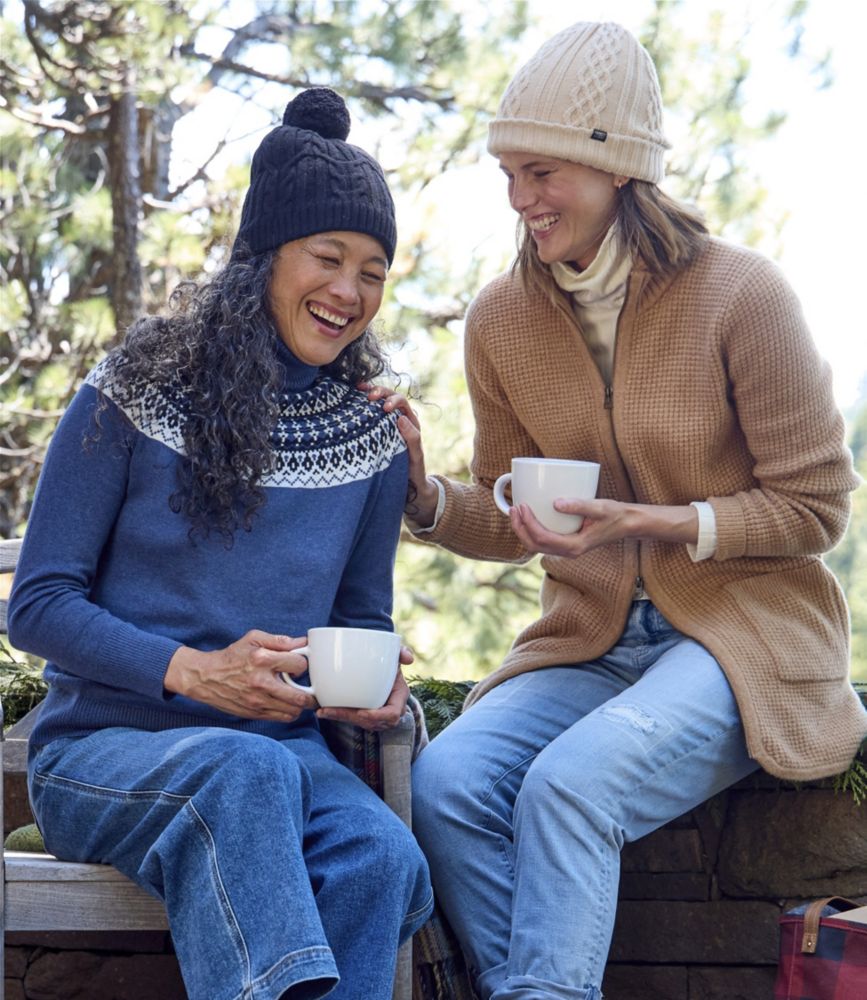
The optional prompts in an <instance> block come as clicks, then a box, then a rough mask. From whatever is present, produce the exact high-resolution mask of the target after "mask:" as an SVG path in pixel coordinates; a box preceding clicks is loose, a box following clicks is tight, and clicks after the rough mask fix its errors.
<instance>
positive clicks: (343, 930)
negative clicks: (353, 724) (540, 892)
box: [29, 728, 431, 1000]
mask: <svg viewBox="0 0 867 1000" xmlns="http://www.w3.org/2000/svg"><path fill="white" fill-rule="evenodd" d="M29 777H30V795H31V799H32V802H33V808H34V812H35V814H36V817H37V820H38V822H39V825H40V828H41V829H42V831H43V834H44V836H45V842H46V846H47V849H48V850H49V851H51V852H52V853H54V854H57V855H58V856H59V857H61V858H64V859H66V860H70V861H99V862H107V863H110V864H113V865H115V867H117V868H118V869H119V870H120V871H122V872H124V873H125V874H126V875H127V876H129V878H131V879H132V880H133V881H134V882H137V883H138V884H139V885H141V886H143V887H144V888H145V889H147V890H148V891H149V892H151V893H152V894H153V895H155V896H157V897H158V898H160V899H162V900H163V901H164V902H165V906H166V912H167V914H168V920H169V927H170V928H171V933H172V939H173V941H174V945H175V951H176V954H177V957H178V962H179V964H180V968H181V973H182V975H183V978H184V983H185V985H186V988H187V992H188V995H189V997H190V1000H276V998H278V997H282V998H284V1000H289V998H292V1000H296V998H303V1000H312V998H316V997H323V996H325V995H326V994H327V995H328V996H329V997H332V998H334V1000H337V998H342V1000H359V998H360V997H365V998H371V1000H388V998H390V997H391V992H392V985H393V981H394V970H395V960H396V955H397V948H398V942H399V941H403V940H404V939H406V938H407V937H409V936H410V935H411V934H412V933H414V932H415V931H416V930H417V929H418V928H419V927H420V926H421V924H422V923H424V921H425V920H426V919H427V917H428V916H429V913H430V909H431V889H430V883H429V878H428V871H427V865H426V863H425V860H424V857H423V856H422V854H421V851H420V850H419V848H418V846H417V844H416V842H415V840H414V839H413V837H412V834H411V833H410V831H409V830H408V829H407V827H406V825H405V824H404V823H402V822H401V821H400V820H399V819H398V818H397V816H395V814H394V813H393V812H392V811H391V810H390V809H389V808H388V806H386V805H385V804H384V803H383V802H382V801H381V800H380V799H379V798H378V797H377V796H376V795H375V793H374V792H373V791H371V790H370V789H369V788H368V787H367V786H366V785H364V784H363V782H361V781H360V780H359V779H358V778H357V777H356V776H355V775H354V774H352V773H351V772H350V771H349V770H348V769H347V768H345V767H344V766H343V765H342V764H340V763H339V762H338V761H337V760H336V759H335V758H334V757H333V756H332V755H331V753H330V751H329V750H328V749H327V748H326V746H325V744H324V741H322V739H321V737H320V736H319V735H318V733H316V732H315V731H309V732H307V733H306V734H304V735H301V736H299V737H297V738H294V739H289V740H285V741H277V740H273V739H270V738H268V737H265V736H259V735H255V734H251V733H243V732H235V731H233V730H229V729H222V728H193V729H174V730H167V731H163V732H144V731H142V730H137V729H119V728H114V729H104V730H101V731H99V732H96V733H93V734H91V735H89V736H86V737H83V738H81V739H63V740H56V741H54V742H53V743H50V744H48V746H46V747H43V748H42V749H41V750H38V751H36V752H35V753H34V755H33V759H32V760H31V762H30V774H29Z"/></svg>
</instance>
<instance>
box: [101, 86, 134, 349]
mask: <svg viewBox="0 0 867 1000" xmlns="http://www.w3.org/2000/svg"><path fill="white" fill-rule="evenodd" d="M108 132H109V139H108V160H109V171H110V177H111V214H112V236H113V242H114V247H113V258H114V261H113V262H114V268H113V271H114V278H113V281H112V286H111V304H112V308H113V309H114V318H115V327H116V329H117V336H118V338H120V337H122V336H123V334H124V333H125V332H126V330H127V328H128V327H129V326H130V325H131V324H132V323H133V322H135V320H136V319H137V318H138V317H139V315H140V314H141V311H142V277H141V262H140V260H139V256H138V222H139V214H140V212H141V180H140V164H139V161H140V154H139V144H138V141H139V140H138V110H137V108H136V94H135V77H134V71H133V70H132V68H128V69H127V72H126V76H125V83H124V88H123V91H122V92H121V93H120V94H118V95H117V96H116V97H113V98H112V100H111V110H110V112H109V121H108Z"/></svg>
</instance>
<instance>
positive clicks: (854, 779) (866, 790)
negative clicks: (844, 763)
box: [834, 758, 867, 806]
mask: <svg viewBox="0 0 867 1000" xmlns="http://www.w3.org/2000/svg"><path fill="white" fill-rule="evenodd" d="M834 791H835V792H848V793H849V794H850V795H851V796H852V798H853V799H854V800H855V805H856V806H860V805H861V803H862V802H867V767H865V766H864V764H863V763H862V761H861V760H859V759H858V758H856V759H855V760H853V761H852V763H851V764H850V765H849V769H848V770H847V771H844V772H843V774H838V775H837V777H836V778H835V779H834Z"/></svg>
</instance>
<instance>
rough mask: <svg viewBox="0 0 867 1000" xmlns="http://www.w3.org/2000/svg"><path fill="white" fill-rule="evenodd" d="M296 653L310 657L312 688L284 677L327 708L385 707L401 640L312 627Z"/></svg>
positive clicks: (367, 630)
mask: <svg viewBox="0 0 867 1000" xmlns="http://www.w3.org/2000/svg"><path fill="white" fill-rule="evenodd" d="M295 652H296V653H300V654H301V655H302V656H305V657H306V658H307V663H308V665H309V667H308V673H309V676H310V684H309V685H304V684H299V683H297V681H294V680H292V678H291V676H290V675H289V674H281V675H280V676H281V677H282V678H283V680H284V681H286V683H287V684H290V685H291V686H292V687H294V688H297V689H298V690H299V691H303V692H304V693H305V694H312V695H313V697H314V698H315V699H316V700H317V701H318V702H319V704H320V705H321V706H322V708H382V706H383V705H384V704H385V703H386V701H387V700H388V696H389V694H390V693H391V689H392V686H393V685H394V679H395V677H396V676H397V668H398V664H399V662H400V636H399V635H396V634H395V633H394V632H382V631H379V630H377V629H370V628H341V627H338V626H326V627H323V628H312V629H310V630H309V631H308V633H307V645H306V646H303V647H302V648H301V649H296V650H295Z"/></svg>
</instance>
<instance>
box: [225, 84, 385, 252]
mask: <svg viewBox="0 0 867 1000" xmlns="http://www.w3.org/2000/svg"><path fill="white" fill-rule="evenodd" d="M349 125H350V119H349V111H348V110H347V108H346V104H345V103H344V101H343V98H342V97H340V95H339V94H337V93H335V92H334V91H333V90H330V89H329V88H328V87H312V88H311V89H310V90H304V91H302V92H301V93H300V94H298V96H297V97H296V98H295V99H294V100H292V101H290V102H289V103H288V104H287V105H286V111H285V113H284V115H283V124H282V125H279V126H278V127H277V128H275V129H273V130H272V131H271V132H269V133H268V135H266V136H265V138H264V139H263V140H262V142H261V144H260V145H259V148H258V149H257V150H256V152H255V153H254V155H253V163H252V166H251V168H250V187H249V190H248V191H247V196H246V198H245V199H244V207H243V209H242V211H241V225H240V228H239V229H238V237H237V238H238V241H243V242H244V243H245V244H246V246H247V247H248V248H249V250H250V251H251V252H252V253H261V252H262V251H264V250H273V249H275V248H276V247H279V246H282V245H283V244H284V243H288V242H290V241H291V240H297V239H301V238H302V237H304V236H312V235H313V234H314V233H324V232H333V231H338V230H345V231H348V232H356V233H365V234H366V235H368V236H372V237H373V238H374V239H376V240H379V242H380V243H381V244H382V248H383V250H385V254H386V257H387V258H388V262H389V264H391V262H392V260H393V259H394V249H395V245H396V243H397V226H396V224H395V214H394V202H393V200H392V197H391V192H390V191H389V190H388V184H387V183H386V180H385V175H384V174H383V172H382V168H381V167H380V165H379V164H378V163H377V162H376V160H374V159H373V157H372V156H369V155H368V154H367V153H365V152H364V150H362V149H359V148H358V147H357V146H353V145H351V144H350V143H348V142H346V137H347V136H348V135H349Z"/></svg>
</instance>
